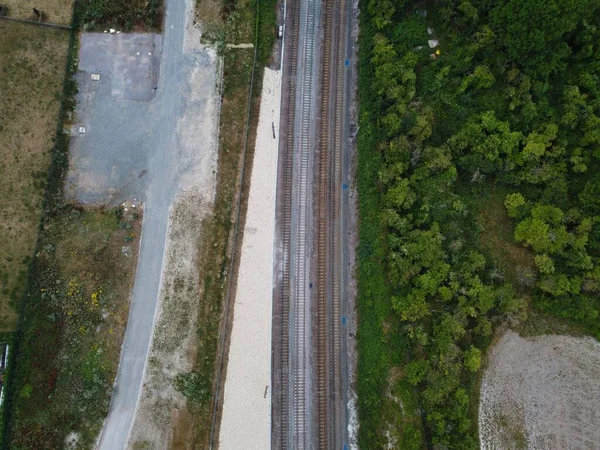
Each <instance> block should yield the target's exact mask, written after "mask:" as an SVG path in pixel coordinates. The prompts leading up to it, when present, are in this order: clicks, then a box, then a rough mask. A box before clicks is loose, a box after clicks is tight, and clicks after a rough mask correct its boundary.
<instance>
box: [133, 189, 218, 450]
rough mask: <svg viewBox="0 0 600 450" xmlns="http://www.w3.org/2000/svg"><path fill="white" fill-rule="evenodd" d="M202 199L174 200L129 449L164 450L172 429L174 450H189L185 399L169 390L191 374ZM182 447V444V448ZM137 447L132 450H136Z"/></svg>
mask: <svg viewBox="0 0 600 450" xmlns="http://www.w3.org/2000/svg"><path fill="white" fill-rule="evenodd" d="M202 198H203V195H202V194H201V193H200V192H198V191H197V190H189V191H187V192H184V193H183V194H181V195H180V196H178V197H177V199H176V200H175V202H174V204H173V207H172V210H171V215H170V224H169V232H168V240H167V247H166V248H167V255H166V256H165V270H164V272H163V281H162V282H163V285H162V289H161V293H160V297H161V298H160V301H159V303H158V304H159V310H158V312H157V319H156V325H155V329H154V337H153V340H152V348H151V350H150V355H149V361H148V366H147V370H146V375H145V378H144V387H143V390H142V396H141V398H140V403H139V409H138V412H137V414H136V416H135V423H134V426H133V429H132V436H131V442H130V445H131V446H133V448H134V449H135V448H138V447H140V446H141V445H142V444H143V443H148V444H149V445H150V447H149V448H155V449H159V448H169V447H170V445H173V443H172V433H171V430H172V429H173V428H174V427H175V424H177V425H178V429H176V430H175V431H176V432H177V441H180V442H182V443H184V445H183V446H181V447H179V448H189V447H188V446H189V444H191V442H192V439H191V435H190V433H191V432H192V430H191V429H190V428H189V427H185V426H184V425H185V422H187V421H189V418H188V419H185V418H186V417H188V415H189V414H188V411H187V405H186V399H185V397H184V396H183V394H181V393H180V392H178V391H177V389H176V388H175V382H174V381H175V378H176V377H177V375H179V374H181V373H187V372H189V371H190V370H191V369H192V365H193V362H194V359H195V358H194V356H195V354H196V332H197V315H196V314H194V313H193V312H195V311H196V310H197V308H198V299H199V298H200V295H201V294H200V289H201V280H200V272H199V271H198V265H199V256H200V248H201V242H202V239H203V238H205V236H204V235H203V234H202V233H201V230H202V221H203V218H204V216H205V215H206V212H207V209H208V208H207V205H206V204H204V203H203V201H202ZM185 444H187V445H185ZM136 446H137V447H136Z"/></svg>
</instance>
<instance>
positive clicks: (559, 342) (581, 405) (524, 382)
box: [479, 331, 600, 450]
mask: <svg viewBox="0 0 600 450" xmlns="http://www.w3.org/2000/svg"><path fill="white" fill-rule="evenodd" d="M479 434H480V441H481V448H482V449H485V450H488V449H489V450H500V449H507V450H508V449H532V450H533V449H553V450H554V449H556V450H558V449H573V450H574V449H586V450H596V449H600V343H599V342H598V341H596V340H594V339H592V338H575V337H571V336H556V335H546V336H538V337H534V338H522V337H520V336H519V335H518V334H516V333H514V332H512V331H507V332H506V333H505V334H504V335H503V336H502V337H501V338H500V340H499V341H498V342H497V343H496V344H495V345H494V347H493V348H492V350H491V351H490V354H489V363H488V367H487V369H486V371H485V373H484V375H483V380H482V384H481V394H480V402H479Z"/></svg>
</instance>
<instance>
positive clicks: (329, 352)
mask: <svg viewBox="0 0 600 450" xmlns="http://www.w3.org/2000/svg"><path fill="white" fill-rule="evenodd" d="M321 8H323V13H322V16H321V15H320V11H321ZM288 9H289V10H290V14H291V15H290V17H289V18H287V29H286V30H285V33H286V48H287V49H288V50H287V51H288V52H289V56H288V59H287V61H286V64H287V67H288V69H287V74H288V76H287V81H286V84H285V85H284V92H285V94H284V95H287V96H288V102H287V107H286V109H284V114H287V120H286V128H287V130H286V135H285V138H284V139H283V140H282V142H281V144H282V150H281V158H282V160H283V163H282V164H283V165H282V189H283V195H282V200H281V206H280V208H281V211H282V216H281V241H282V242H281V244H282V248H283V256H282V258H283V261H282V272H283V273H282V280H281V290H280V301H281V316H282V317H281V334H280V342H281V355H280V358H279V361H280V364H281V371H280V372H279V373H280V378H279V380H278V383H279V396H278V398H277V403H278V409H279V412H278V413H277V412H274V414H273V416H274V417H276V418H278V419H279V423H278V430H279V433H278V434H279V435H278V436H276V437H274V447H276V448H281V449H287V448H293V449H304V448H315V447H317V448H319V449H329V448H341V447H342V446H343V442H344V441H345V437H344V429H345V420H346V412H345V405H344V404H343V399H344V397H343V395H342V381H341V378H342V376H341V370H342V368H341V362H340V352H341V344H340V322H341V316H340V309H341V306H340V304H341V298H340V282H341V279H342V277H341V221H340V217H341V212H340V209H341V204H340V195H341V192H340V191H341V159H342V158H341V154H342V128H343V98H344V97H343V95H344V91H343V86H344V70H343V67H344V60H343V51H342V49H343V48H344V40H343V39H344V33H343V30H344V27H345V17H346V14H345V11H346V0H289V1H288ZM319 20H322V22H321V25H322V27H323V33H324V34H323V36H322V37H323V40H322V47H321V51H320V52H319V53H320V56H321V58H320V59H319V60H318V62H320V63H321V65H320V69H319V73H318V74H317V78H319V80H318V81H320V88H321V89H320V90H319V91H318V92H317V87H318V86H319V83H316V82H315V81H316V80H315V79H314V78H315V76H314V75H313V64H315V61H316V56H315V54H316V50H317V49H316V48H315V43H316V42H318V40H319V37H320V36H319V34H320V29H319V27H318V24H319ZM316 95H319V96H320V100H319V101H316V100H315V96H316ZM315 113H316V114H318V118H319V120H318V121H316V120H315ZM315 123H318V126H314V124H315ZM315 148H316V149H318V153H315ZM313 158H314V160H313ZM313 162H314V165H315V170H316V172H315V174H316V176H314V177H313V172H312V169H311V167H312V166H311V163H313ZM313 200H314V204H313ZM313 207H314V209H315V212H316V215H315V216H314V217H313V216H312V210H313ZM311 229H314V230H315V231H316V235H315V240H314V242H312V241H311V239H310V233H309V231H310V230H311ZM312 257H314V260H313V261H314V263H316V271H315V272H314V273H316V277H317V278H316V280H315V284H316V289H315V291H316V292H314V293H313V292H312V290H311V289H310V287H311V285H312V283H311V282H310V273H311V271H310V263H309V261H310V260H311V258H312ZM278 300H279V299H278ZM311 302H315V304H314V308H313V309H311ZM311 311H314V312H315V313H316V315H315V317H314V318H313V317H311V316H310V314H311ZM313 322H316V323H315V325H316V327H315V328H314V330H315V331H316V335H315V339H314V342H312V341H311V338H310V330H313V328H312V326H313ZM311 351H312V352H314V355H313V356H314V358H313V359H312V360H310V359H309V356H310V355H309V353H310V352H311ZM310 362H312V363H313V364H314V365H315V367H314V368H313V367H312V366H311V364H310ZM313 369H314V372H313ZM313 374H314V377H315V379H314V380H313V379H312V376H313ZM314 416H316V417H314ZM275 420H277V419H275Z"/></svg>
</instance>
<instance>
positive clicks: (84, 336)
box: [7, 207, 141, 450]
mask: <svg viewBox="0 0 600 450" xmlns="http://www.w3.org/2000/svg"><path fill="white" fill-rule="evenodd" d="M140 231H141V221H140V219H139V217H138V218H137V219H134V218H133V217H129V218H123V217H122V216H121V215H120V214H115V212H114V211H104V210H87V211H83V210H80V209H76V208H73V207H64V208H63V209H62V210H61V211H60V212H58V213H55V214H54V215H53V217H52V218H51V219H50V220H48V221H46V223H45V226H44V231H43V232H42V235H41V238H40V239H41V241H40V248H41V250H40V252H39V253H38V256H37V259H36V268H35V278H34V280H33V283H32V284H31V285H30V286H29V289H28V296H27V300H26V303H25V306H24V308H23V313H22V314H23V316H22V324H21V327H20V330H19V339H20V342H19V349H18V354H17V355H16V361H15V363H14V366H13V367H12V368H11V370H12V373H11V376H12V386H11V387H12V389H11V393H10V398H9V399H7V401H8V402H9V403H8V404H9V405H10V408H11V410H12V422H11V427H10V447H11V448H18V449H28V448H31V449H40V450H41V449H56V448H60V447H61V446H62V445H63V443H64V440H65V438H66V436H67V435H68V434H69V433H71V432H75V433H77V434H78V442H79V443H80V444H81V446H82V447H83V448H87V447H89V446H91V444H92V443H93V442H94V441H95V439H96V437H97V433H98V432H99V431H100V428H101V426H102V422H103V420H104V418H105V415H106V413H107V412H108V404H109V401H110V396H111V390H112V384H113V381H114V376H115V374H116V369H117V363H118V359H119V354H120V347H121V342H122V337H123V334H124V325H125V322H126V317H127V312H128V307H129V303H128V298H129V294H130V290H131V288H132V286H133V274H134V273H135V262H136V258H135V257H133V256H130V257H128V256H125V255H124V254H123V252H122V248H123V246H125V245H129V246H131V252H130V254H132V255H137V237H139V235H140ZM132 237H133V238H134V239H133V242H132V243H131V242H130V241H131V238H132ZM107 261H111V262H112V263H111V264H107Z"/></svg>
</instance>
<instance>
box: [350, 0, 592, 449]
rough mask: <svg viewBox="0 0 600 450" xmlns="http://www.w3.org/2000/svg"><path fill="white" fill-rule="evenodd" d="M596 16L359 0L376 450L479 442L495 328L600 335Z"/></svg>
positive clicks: (367, 421)
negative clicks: (546, 323)
mask: <svg viewBox="0 0 600 450" xmlns="http://www.w3.org/2000/svg"><path fill="white" fill-rule="evenodd" d="M599 8H600V3H599V2H598V1H597V0H586V1H583V2H581V1H566V2H565V1H550V2H548V1H542V0H529V1H528V2H526V4H525V5H524V4H523V2H519V1H516V0H511V1H508V2H501V1H491V2H469V1H465V2H461V3H460V5H458V4H456V3H455V2H452V1H449V0H447V1H442V2H439V3H436V4H435V5H433V4H431V3H430V2H417V1H405V2H399V3H398V2H396V3H394V2H391V1H389V0H363V1H361V11H362V14H361V35H360V45H361V47H360V74H359V76H360V79H359V98H360V108H361V116H360V133H359V138H358V139H359V140H358V145H359V161H358V166H359V167H358V174H357V177H358V189H359V196H360V197H359V210H360V225H359V226H360V231H359V233H360V246H359V267H358V270H359V281H358V283H359V303H358V308H359V331H358V337H357V339H358V348H359V375H358V383H359V414H360V420H361V428H360V436H359V438H360V444H361V446H362V447H381V446H384V445H392V446H396V445H397V446H399V447H401V448H421V447H422V446H424V445H425V444H424V441H423V436H431V441H430V443H428V444H427V445H428V446H429V445H433V446H435V445H439V446H447V447H448V448H476V447H477V446H478V438H477V427H476V423H477V417H476V415H477V402H478V399H477V398H476V397H477V393H478V387H477V386H478V371H479V368H480V365H481V360H482V354H483V352H484V351H485V350H486V349H487V347H488V345H489V343H490V342H491V337H492V335H493V331H494V329H495V327H496V326H497V325H509V326H516V325H517V324H519V323H523V321H525V320H526V316H527V315H529V316H530V317H534V318H535V317H536V316H538V315H539V311H545V312H549V313H551V314H554V315H557V316H559V317H561V318H563V319H568V320H572V321H575V322H576V323H578V324H579V327H580V328H583V329H585V330H586V331H587V332H588V333H593V334H595V335H596V336H599V335H600V327H599V325H598V324H599V322H598V315H599V313H600V301H599V300H598V297H597V292H598V291H599V290H600V288H599V286H600V281H599V280H600V277H599V274H600V271H599V270H598V268H597V266H598V264H599V263H600V259H599V257H600V222H599V221H598V217H600V202H598V201H596V200H594V199H597V198H599V194H600V183H598V182H597V181H596V180H594V175H595V173H596V172H597V170H598V166H599V162H598V159H599V157H598V152H597V148H598V145H600V133H599V131H598V130H600V126H599V124H600V119H599V118H598V116H599V115H600V102H599V91H598V86H599V85H600V84H599V83H598V79H599V76H600V74H599V69H598V67H599V64H598V63H599V60H598V52H597V42H598V38H599V37H600V36H599V35H598V33H599V31H598V30H599V29H600V23H599V18H598V17H599V16H598V14H597V12H598V9H599ZM526 323H527V322H525V324H526ZM413 386H414V387H413ZM417 394H418V395H417ZM420 410H422V411H424V414H425V416H424V417H425V419H426V420H425V422H426V426H425V431H426V433H424V434H423V433H422V432H421V431H420V430H419V429H420V427H419V419H418V416H419V411H420Z"/></svg>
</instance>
